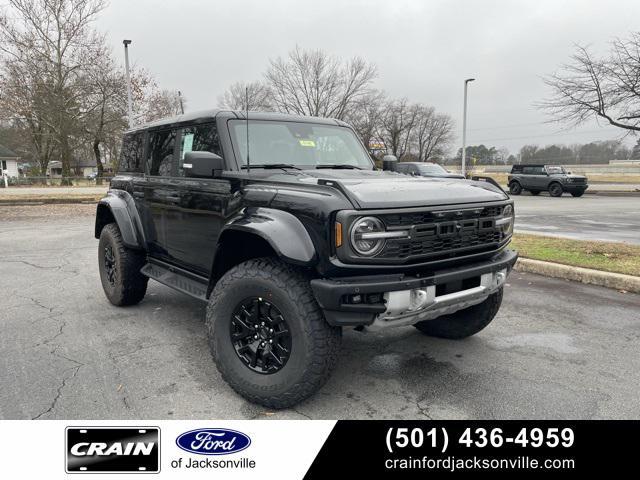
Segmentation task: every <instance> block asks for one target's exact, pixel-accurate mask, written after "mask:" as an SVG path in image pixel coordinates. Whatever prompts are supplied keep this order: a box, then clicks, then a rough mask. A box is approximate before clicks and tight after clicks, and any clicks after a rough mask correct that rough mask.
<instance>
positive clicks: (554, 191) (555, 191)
mask: <svg viewBox="0 0 640 480" xmlns="http://www.w3.org/2000/svg"><path fill="white" fill-rule="evenodd" d="M562 193H563V189H562V185H560V184H559V183H557V182H554V183H552V184H551V185H549V195H551V196H552V197H561V196H562Z"/></svg>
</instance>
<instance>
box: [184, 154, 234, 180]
mask: <svg viewBox="0 0 640 480" xmlns="http://www.w3.org/2000/svg"><path fill="white" fill-rule="evenodd" d="M182 168H184V169H185V171H186V172H187V176H189V177H202V178H211V177H217V176H219V175H220V174H221V173H222V170H224V160H223V158H222V157H221V156H220V155H216V154H215V153H211V152H198V151H196V152H187V153H185V154H184V162H183V163H182Z"/></svg>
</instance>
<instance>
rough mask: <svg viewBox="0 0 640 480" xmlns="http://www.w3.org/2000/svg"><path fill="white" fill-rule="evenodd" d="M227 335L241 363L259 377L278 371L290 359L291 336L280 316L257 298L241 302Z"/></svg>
mask: <svg viewBox="0 0 640 480" xmlns="http://www.w3.org/2000/svg"><path fill="white" fill-rule="evenodd" d="M230 326H231V328H230V335H231V342H232V344H233V348H234V349H235V351H236V354H237V355H238V357H239V358H240V360H242V363H244V365H245V366H246V367H247V368H249V369H250V370H253V371H254V372H257V373H261V374H267V375H268V374H272V373H276V372H278V371H280V370H281V369H282V368H283V367H284V366H285V365H286V363H287V360H289V357H290V356H291V345H292V340H291V332H290V329H289V325H288V324H287V322H286V320H285V318H284V316H283V315H282V313H281V312H280V310H278V308H277V307H276V306H275V305H273V304H272V303H271V302H268V301H266V300H265V299H263V298H261V297H251V298H247V299H245V300H243V301H242V302H240V304H239V305H238V306H237V307H236V309H235V310H234V312H233V315H232V319H231V324H230Z"/></svg>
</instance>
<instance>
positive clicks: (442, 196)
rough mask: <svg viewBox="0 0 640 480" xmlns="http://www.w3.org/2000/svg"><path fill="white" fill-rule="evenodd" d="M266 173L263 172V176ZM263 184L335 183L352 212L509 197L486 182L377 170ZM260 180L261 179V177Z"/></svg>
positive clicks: (278, 177) (291, 174) (304, 174)
mask: <svg viewBox="0 0 640 480" xmlns="http://www.w3.org/2000/svg"><path fill="white" fill-rule="evenodd" d="M264 173H266V172H264ZM270 173H271V174H270V175H269V174H267V175H265V177H267V178H265V180H274V181H278V182H287V183H297V184H299V185H300V184H303V185H304V184H317V183H318V180H323V179H324V180H330V181H331V180H333V181H338V182H340V184H341V185H342V187H343V188H344V190H345V193H347V195H348V196H349V197H350V199H351V201H352V202H353V203H354V204H355V205H354V206H355V207H356V208H361V209H370V208H399V207H423V206H437V205H450V204H458V203H483V202H495V201H500V200H506V199H508V198H509V197H508V196H507V195H506V194H505V193H504V192H503V191H502V190H500V189H499V188H497V187H495V186H493V185H491V184H489V183H487V182H475V181H471V180H464V179H455V178H438V177H412V176H408V175H402V174H399V173H395V172H389V171H380V170H329V169H327V170H324V169H323V170H304V171H291V170H289V171H287V173H285V172H282V171H281V172H280V173H276V172H274V171H270ZM261 176H262V175H261Z"/></svg>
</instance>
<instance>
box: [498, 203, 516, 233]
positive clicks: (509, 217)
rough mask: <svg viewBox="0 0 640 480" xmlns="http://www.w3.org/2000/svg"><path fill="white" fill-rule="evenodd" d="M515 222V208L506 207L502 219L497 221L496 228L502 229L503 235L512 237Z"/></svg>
mask: <svg viewBox="0 0 640 480" xmlns="http://www.w3.org/2000/svg"><path fill="white" fill-rule="evenodd" d="M514 220H515V215H514V212H513V206H511V205H505V207H504V210H502V218H499V219H498V220H496V226H498V227H500V226H501V227H502V233H504V234H505V235H511V234H512V233H513V222H514Z"/></svg>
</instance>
